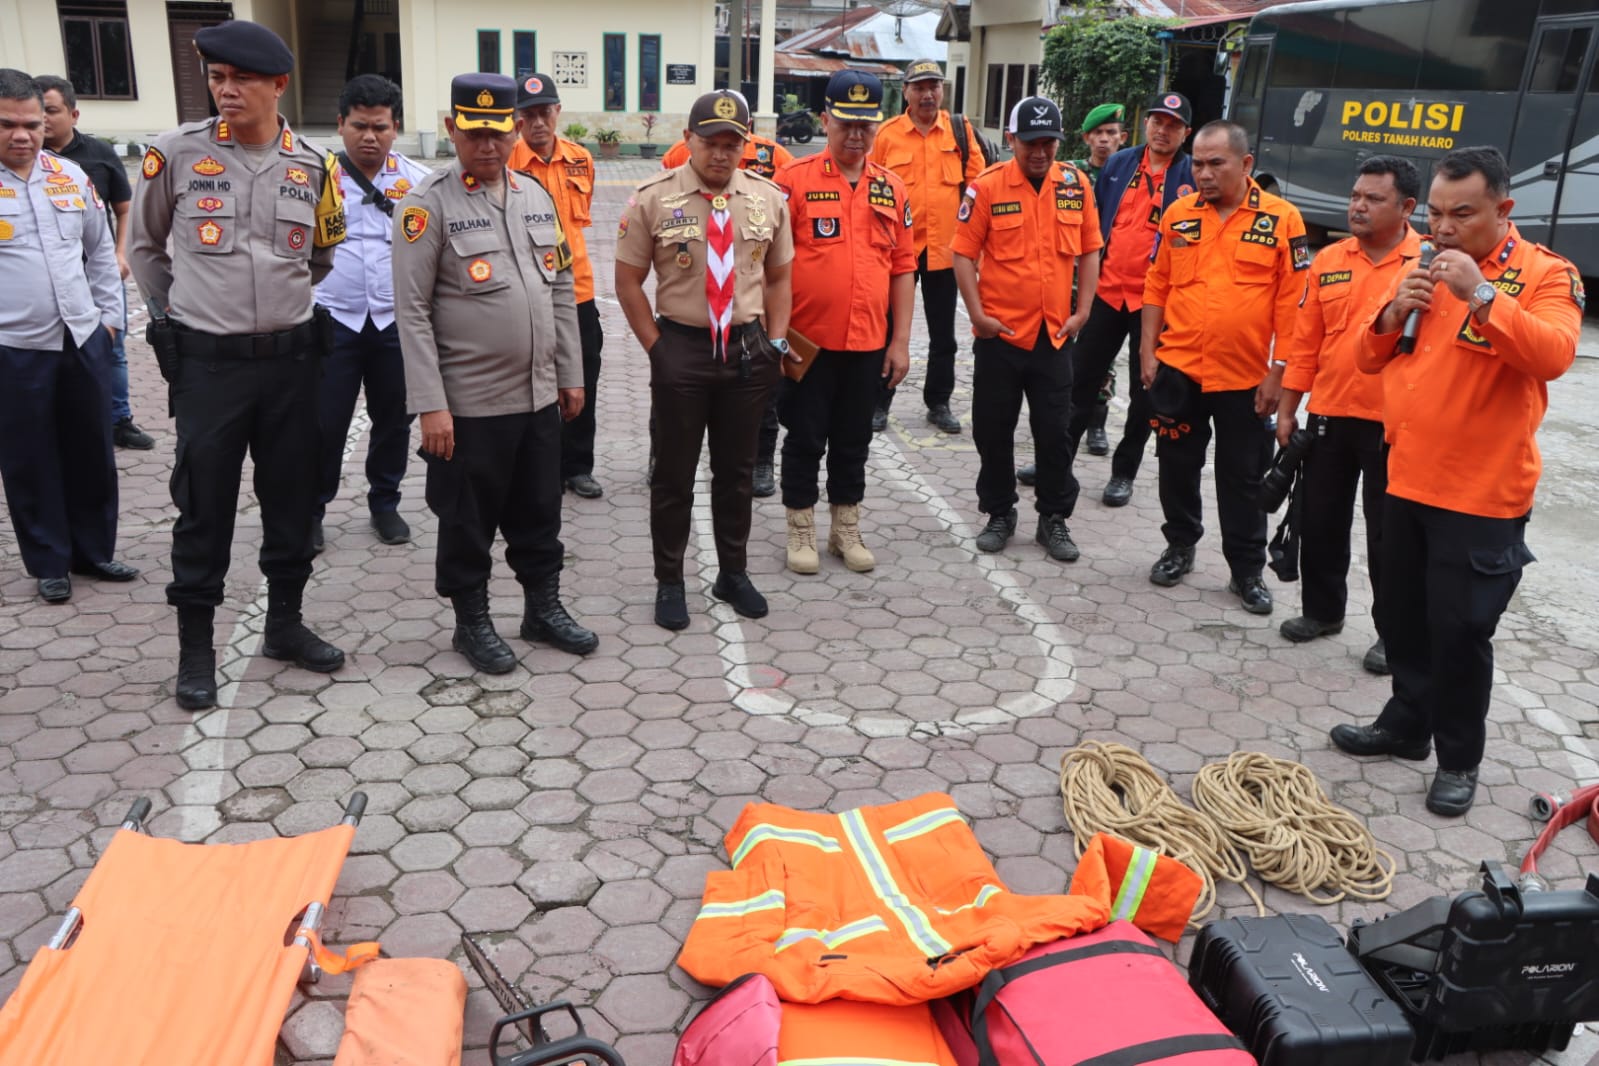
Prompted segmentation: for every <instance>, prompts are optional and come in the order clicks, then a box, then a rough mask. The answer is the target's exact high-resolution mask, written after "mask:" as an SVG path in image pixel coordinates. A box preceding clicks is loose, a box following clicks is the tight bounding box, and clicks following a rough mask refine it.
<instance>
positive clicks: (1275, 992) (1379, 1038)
mask: <svg viewBox="0 0 1599 1066" xmlns="http://www.w3.org/2000/svg"><path fill="white" fill-rule="evenodd" d="M1188 983H1189V984H1190V985H1192V986H1193V988H1194V991H1195V992H1197V993H1199V997H1200V998H1201V999H1203V1000H1204V1001H1205V1005H1206V1006H1208V1007H1210V1009H1211V1010H1213V1011H1215V1012H1216V1015H1217V1017H1219V1018H1220V1019H1221V1020H1222V1021H1223V1022H1224V1023H1225V1024H1226V1025H1227V1027H1228V1028H1229V1029H1231V1030H1232V1031H1233V1032H1234V1033H1236V1034H1237V1035H1238V1037H1239V1038H1240V1039H1241V1040H1243V1042H1244V1044H1245V1045H1246V1046H1247V1047H1248V1048H1249V1050H1250V1052H1251V1053H1252V1054H1253V1055H1254V1056H1255V1058H1256V1060H1257V1061H1258V1062H1260V1064H1261V1066H1404V1064H1405V1063H1408V1062H1409V1061H1410V1051H1411V1045H1412V1044H1413V1042H1414V1040H1415V1034H1414V1032H1413V1031H1412V1030H1411V1027H1410V1022H1409V1021H1407V1020H1406V1018H1405V1014H1404V1011H1402V1010H1400V1008H1399V1006H1398V1005H1397V1004H1395V1003H1394V1002H1393V1001H1392V1000H1390V999H1389V998H1388V997H1387V996H1386V995H1384V994H1383V991H1382V989H1380V988H1379V987H1378V986H1377V983H1376V982H1375V981H1374V980H1372V978H1371V976H1370V975H1369V974H1367V973H1366V971H1365V970H1364V969H1362V968H1361V965H1360V963H1359V962H1357V961H1356V960H1355V958H1354V957H1353V956H1351V955H1350V954H1349V951H1348V950H1347V949H1346V948H1345V947H1344V942H1343V938H1341V937H1340V936H1339V935H1338V931H1337V930H1336V929H1334V928H1333V927H1332V926H1330V925H1328V924H1327V922H1326V921H1325V920H1323V919H1322V918H1321V917H1319V916H1317V915H1314V914H1285V915H1278V916H1275V917H1269V918H1229V919H1225V920H1223V921H1217V922H1212V923H1210V924H1209V925H1207V926H1205V928H1203V929H1201V930H1200V931H1199V936H1198V938H1197V939H1196V940H1195V942H1194V953H1193V957H1192V958H1190V959H1189V962H1188Z"/></svg>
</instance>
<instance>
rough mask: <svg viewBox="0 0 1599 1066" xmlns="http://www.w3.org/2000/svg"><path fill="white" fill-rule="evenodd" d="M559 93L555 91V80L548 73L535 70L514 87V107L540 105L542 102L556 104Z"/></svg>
mask: <svg viewBox="0 0 1599 1066" xmlns="http://www.w3.org/2000/svg"><path fill="white" fill-rule="evenodd" d="M560 102H561V94H560V93H558V92H556V91H555V82H554V80H552V79H551V78H550V76H549V75H548V74H540V73H538V72H537V71H535V72H533V73H532V74H529V75H528V76H527V77H525V78H523V79H522V82H521V84H519V85H518V86H517V87H516V109H517V110H518V111H520V110H522V109H523V108H524V107H540V106H542V105H544V104H558V103H560Z"/></svg>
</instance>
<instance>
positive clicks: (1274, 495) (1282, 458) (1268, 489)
mask: <svg viewBox="0 0 1599 1066" xmlns="http://www.w3.org/2000/svg"><path fill="white" fill-rule="evenodd" d="M1315 443H1316V437H1315V435H1314V434H1313V433H1311V432H1310V430H1308V429H1296V430H1294V432H1293V433H1292V434H1290V435H1289V437H1288V444H1287V445H1286V446H1284V447H1283V448H1281V449H1279V450H1278V452H1277V457H1276V458H1275V459H1273V460H1272V461H1271V469H1270V470H1268V471H1266V476H1265V477H1263V478H1261V479H1260V492H1259V493H1258V494H1257V495H1256V497H1255V503H1256V504H1257V505H1258V506H1259V507H1260V509H1261V510H1262V511H1265V512H1266V513H1267V514H1272V513H1274V512H1275V511H1276V510H1277V509H1278V508H1280V507H1281V506H1282V505H1283V501H1284V500H1286V499H1288V493H1289V492H1290V491H1291V490H1292V489H1293V487H1294V475H1295V474H1297V473H1298V472H1299V465H1300V464H1301V463H1303V462H1304V461H1305V456H1306V455H1308V454H1310V447H1311V445H1313V444H1315Z"/></svg>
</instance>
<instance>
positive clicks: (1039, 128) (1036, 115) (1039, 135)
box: [1009, 96, 1065, 141]
mask: <svg viewBox="0 0 1599 1066" xmlns="http://www.w3.org/2000/svg"><path fill="white" fill-rule="evenodd" d="M1009 132H1011V133H1013V134H1015V135H1016V139H1017V140H1018V141H1037V140H1042V139H1043V138H1045V137H1053V138H1054V139H1055V140H1057V141H1058V140H1060V138H1061V135H1062V134H1063V133H1064V132H1065V127H1064V126H1063V125H1062V123H1061V118H1060V108H1058V107H1056V106H1055V101H1053V100H1046V99H1044V98H1043V97H1042V96H1029V97H1027V98H1026V99H1024V100H1021V101H1019V102H1018V103H1017V104H1016V106H1015V107H1014V108H1013V109H1012V110H1011V113H1010V129H1009Z"/></svg>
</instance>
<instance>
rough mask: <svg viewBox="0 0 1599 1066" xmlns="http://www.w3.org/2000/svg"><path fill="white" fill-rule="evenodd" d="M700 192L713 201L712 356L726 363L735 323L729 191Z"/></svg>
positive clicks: (708, 235) (709, 249) (708, 281)
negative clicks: (728, 341) (731, 332)
mask: <svg viewBox="0 0 1599 1066" xmlns="http://www.w3.org/2000/svg"><path fill="white" fill-rule="evenodd" d="M700 195H701V196H703V197H705V199H707V200H709V201H710V202H711V214H710V218H709V219H708V220H707V222H706V226H705V300H706V303H707V304H708V306H709V308H710V317H711V356H712V358H715V359H720V360H721V361H722V362H724V363H725V362H727V334H728V331H729V330H730V329H731V328H732V325H733V283H734V276H733V215H732V213H731V212H730V211H728V209H727V194H726V193H716V194H714V195H713V194H712V193H708V192H702V193H701V194H700ZM718 202H720V204H721V206H719V207H718V206H717V204H718Z"/></svg>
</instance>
